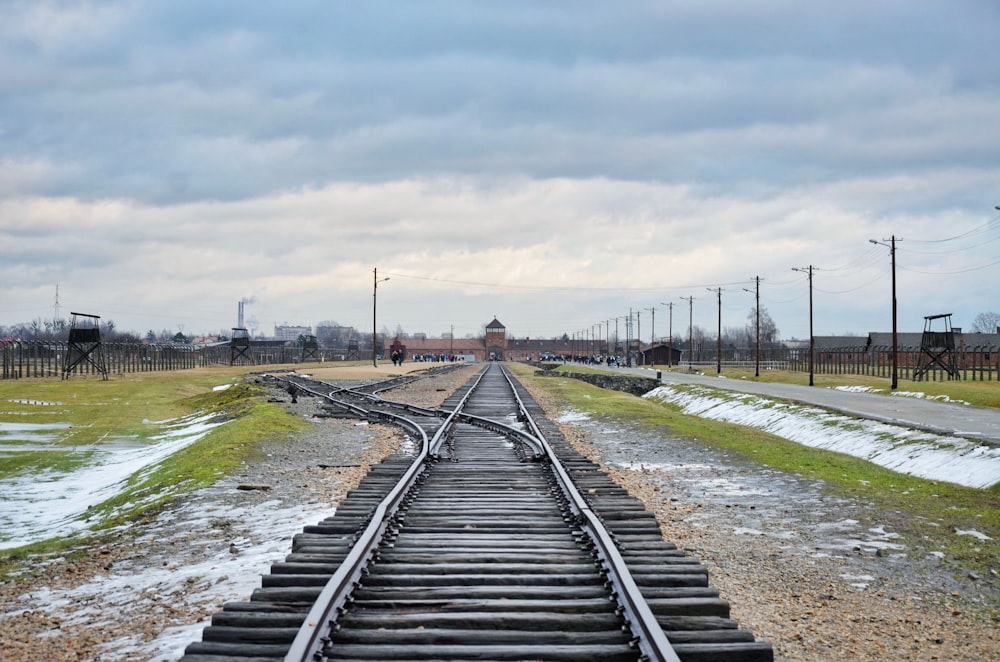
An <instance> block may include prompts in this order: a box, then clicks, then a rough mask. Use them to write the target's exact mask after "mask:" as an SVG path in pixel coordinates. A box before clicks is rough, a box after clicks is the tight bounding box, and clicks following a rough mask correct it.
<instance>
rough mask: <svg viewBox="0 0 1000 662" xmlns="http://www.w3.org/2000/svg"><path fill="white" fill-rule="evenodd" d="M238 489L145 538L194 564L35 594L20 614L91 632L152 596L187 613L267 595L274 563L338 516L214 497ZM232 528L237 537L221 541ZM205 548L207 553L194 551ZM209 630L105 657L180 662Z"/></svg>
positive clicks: (118, 572)
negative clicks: (297, 540)
mask: <svg viewBox="0 0 1000 662" xmlns="http://www.w3.org/2000/svg"><path fill="white" fill-rule="evenodd" d="M230 488H231V486H225V485H222V486H215V487H213V488H207V489H206V490H202V491H200V492H199V493H198V494H197V495H195V496H197V497H198V498H192V499H191V500H188V501H186V502H185V505H182V506H181V507H179V508H178V509H176V510H172V511H170V512H169V514H168V513H161V515H160V516H159V517H158V519H157V523H156V525H155V526H152V527H151V528H150V529H149V530H148V533H147V534H146V535H145V539H148V540H149V541H150V546H152V542H153V538H154V537H155V541H156V543H157V544H158V545H159V546H160V547H164V548H166V549H172V547H171V545H173V544H174V543H175V542H176V545H177V546H178V547H179V548H183V549H187V550H189V553H188V554H187V555H186V557H185V558H187V559H189V561H186V562H185V561H182V562H179V561H178V560H177V557H176V556H175V557H169V556H166V557H164V559H163V562H162V564H160V565H152V564H149V565H144V566H143V567H142V569H141V572H140V571H138V570H137V569H136V568H134V567H132V565H131V564H121V565H119V564H116V565H115V566H114V567H113V568H111V569H109V571H108V572H107V574H104V575H98V576H95V577H93V578H92V579H91V580H90V581H88V582H87V583H85V584H82V585H80V586H77V587H75V588H67V587H59V588H46V589H42V590H35V591H33V592H32V593H30V594H28V595H25V596H23V598H22V600H21V601H20V605H19V606H21V607H22V609H23V610H32V609H34V610H44V611H48V612H58V613H59V614H60V615H61V616H62V617H63V618H65V620H64V621H63V624H64V625H65V626H69V625H73V624H76V623H83V622H86V623H88V627H92V626H94V625H95V624H99V622H100V621H101V620H108V621H109V622H110V621H113V620H114V619H117V618H119V617H120V614H122V613H127V612H128V610H129V609H131V608H134V605H135V604H136V602H137V600H139V599H140V598H138V597H137V596H143V598H145V597H146V596H151V599H152V600H154V603H151V604H157V603H155V600H156V599H157V598H159V599H160V600H161V602H163V603H164V604H169V605H171V606H172V607H173V608H177V609H181V608H183V607H184V606H185V605H209V606H211V607H212V608H213V609H217V608H219V607H220V606H221V605H222V604H223V603H224V602H227V601H231V600H246V599H248V598H249V596H250V594H251V593H252V592H253V591H254V589H256V588H259V587H260V575H261V574H266V573H267V572H268V571H269V570H270V566H271V564H272V563H273V562H275V561H280V560H282V559H284V557H285V555H286V554H287V552H288V541H289V540H290V539H291V538H292V536H294V535H295V534H296V533H300V532H301V531H302V527H303V526H304V525H306V524H313V523H315V522H318V521H320V520H321V519H323V518H324V517H328V516H330V515H331V514H332V512H333V509H332V508H331V507H330V506H329V505H324V504H319V503H315V504H309V505H294V506H291V507H283V506H281V504H280V502H278V501H275V500H269V501H265V502H262V503H258V504H254V505H248V506H234V505H232V504H231V503H230V502H227V500H226V499H224V498H219V497H218V495H217V494H215V495H214V496H213V494H214V493H223V492H225V491H226V490H227V489H230ZM229 526H231V527H232V531H233V533H232V534H231V535H228V536H227V535H222V534H220V531H221V530H223V528H224V527H229ZM227 530H228V529H227ZM142 540H143V539H140V540H139V543H142ZM198 548H201V549H202V553H200V554H198V553H196V552H195V551H194V550H196V549H198ZM190 559H194V560H193V561H190ZM164 596H165V597H164ZM144 604H145V602H144ZM150 608H154V607H150ZM208 624H209V622H208V620H207V619H206V620H205V621H201V622H197V623H189V624H187V625H183V626H178V627H173V628H167V629H166V630H164V631H163V632H162V633H161V634H160V635H159V637H157V638H156V639H155V640H153V641H152V642H148V643H147V642H143V641H142V638H141V636H140V635H139V633H136V634H135V635H133V636H129V637H123V638H122V639H118V640H115V641H112V642H109V643H107V644H105V645H104V646H103V648H104V654H106V655H107V656H108V658H109V659H112V658H113V659H116V660H117V659H143V660H176V659H178V658H179V657H181V655H183V652H184V648H185V647H187V646H188V645H189V644H190V643H191V642H193V641H198V640H200V639H201V631H202V629H203V628H204V627H205V626H206V625H208ZM102 656H103V655H102Z"/></svg>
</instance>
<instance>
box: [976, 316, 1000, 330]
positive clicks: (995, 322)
mask: <svg viewBox="0 0 1000 662" xmlns="http://www.w3.org/2000/svg"><path fill="white" fill-rule="evenodd" d="M998 329H1000V313H979V314H978V315H976V318H975V319H974V320H972V332H973V333H997V330H998Z"/></svg>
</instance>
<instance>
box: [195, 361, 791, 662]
mask: <svg viewBox="0 0 1000 662" xmlns="http://www.w3.org/2000/svg"><path fill="white" fill-rule="evenodd" d="M293 384H294V387H293ZM289 388H294V390H295V391H297V392H304V393H308V394H311V395H318V396H322V397H325V398H327V399H328V400H329V401H330V403H331V404H330V406H331V407H332V408H334V409H335V410H336V411H337V412H340V415H348V416H355V417H362V418H365V419H367V420H375V421H389V422H392V423H394V424H397V425H401V426H403V427H404V428H406V429H407V430H408V432H409V433H410V434H411V435H412V436H413V437H414V438H415V439H416V440H417V441H418V446H419V448H420V450H419V451H418V452H417V453H416V454H415V456H411V457H403V456H393V457H390V458H387V459H386V460H385V461H384V462H382V463H381V464H380V465H378V466H377V467H375V468H373V470H372V471H371V472H370V473H369V475H368V476H367V477H366V478H365V479H364V480H363V481H362V483H361V484H360V485H359V487H358V488H357V489H356V490H354V491H352V492H351V493H350V494H349V495H348V497H347V498H346V499H345V501H344V502H343V503H341V504H340V505H339V506H338V507H337V511H336V513H335V515H334V516H332V517H330V518H328V519H326V520H323V521H321V522H319V523H318V524H316V525H313V526H307V527H305V529H304V530H303V532H302V533H301V534H299V535H297V536H295V539H294V540H293V545H292V553H291V554H289V555H288V557H287V558H286V559H285V561H284V562H281V563H275V564H273V565H272V567H271V573H270V574H269V575H265V576H264V577H263V578H262V583H261V588H260V589H257V590H256V591H254V593H253V595H252V596H251V599H250V600H249V601H247V602H234V603H228V604H226V605H225V606H224V609H223V611H221V612H219V613H217V614H215V615H214V616H213V618H212V624H211V625H210V626H208V627H206V628H205V629H204V631H203V635H202V641H201V642H197V643H193V644H190V645H189V646H188V648H187V650H186V653H185V656H184V658H183V660H184V661H185V662H202V661H205V662H207V661H218V660H222V659H243V660H265V659H267V660H272V659H286V660H573V661H577V660H605V661H608V662H611V661H615V660H684V661H686V662H692V661H700V660H732V661H734V662H736V661H739V662H751V661H758V660H772V659H773V652H772V649H771V647H770V646H769V645H768V644H766V643H762V642H758V641H755V640H754V639H753V636H752V635H751V634H750V633H749V632H746V631H744V630H741V629H739V628H738V626H737V624H736V623H735V622H734V621H733V620H731V619H730V618H729V605H728V603H727V602H726V601H725V600H722V599H721V598H720V597H719V595H718V593H717V591H715V590H714V589H712V588H710V587H709V586H708V573H707V570H706V568H705V566H704V565H702V564H700V563H699V562H698V561H697V559H694V558H692V557H690V556H688V555H686V554H684V553H683V552H681V551H679V550H677V549H676V547H675V546H674V545H672V544H670V543H668V542H666V541H664V540H663V538H662V535H661V534H660V530H659V527H658V525H657V523H656V521H655V519H654V517H653V516H652V515H651V514H650V513H648V512H647V511H646V510H645V509H644V508H643V507H642V505H641V504H640V503H639V502H638V501H636V500H635V499H634V498H632V497H631V496H630V495H628V494H627V492H625V490H623V489H622V488H621V487H619V486H618V485H616V484H615V483H614V482H613V481H612V480H611V479H610V478H609V477H608V476H607V475H606V474H604V473H603V472H602V471H600V469H599V467H598V466H597V465H595V464H593V463H592V462H590V461H589V460H587V459H586V458H584V457H583V456H581V455H579V454H578V453H576V452H575V451H573V450H571V449H570V448H569V446H568V444H567V443H566V442H565V440H564V439H563V438H562V436H561V435H560V434H559V433H558V430H557V428H556V427H555V426H554V424H552V423H551V422H549V421H547V419H545V418H544V416H542V415H541V410H540V408H539V407H538V406H537V405H536V404H535V403H534V402H533V401H532V400H531V399H530V397H529V396H528V395H527V393H526V392H525V391H524V389H523V387H522V386H521V385H520V384H519V383H518V382H517V381H516V380H514V379H512V378H510V377H509V376H508V375H507V373H506V371H505V370H504V369H503V367H502V365H501V364H490V365H488V366H487V367H486V368H485V369H484V370H483V372H481V373H480V374H479V376H478V377H477V378H476V379H475V380H473V381H472V382H470V383H469V384H467V385H466V386H465V387H463V388H462V389H459V391H458V392H457V393H455V394H454V395H453V396H452V397H451V398H449V399H448V401H446V402H445V404H444V405H443V406H442V407H441V408H439V409H434V410H430V409H424V408H419V407H412V406H408V405H402V404H394V403H390V402H387V401H385V400H382V399H381V398H379V397H378V396H377V395H375V394H374V393H375V392H377V391H378V390H379V389H378V387H374V388H368V389H364V390H363V391H361V390H345V389H337V388H333V387H330V386H329V385H323V384H320V383H309V382H306V381H305V380H301V379H299V380H296V381H294V382H291V381H289Z"/></svg>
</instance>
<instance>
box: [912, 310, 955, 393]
mask: <svg viewBox="0 0 1000 662" xmlns="http://www.w3.org/2000/svg"><path fill="white" fill-rule="evenodd" d="M935 323H937V324H935ZM935 326H940V327H943V328H940V329H939V330H935V329H934V327H935ZM920 357H921V359H922V360H923V363H922V364H921V365H920V366H919V367H918V368H917V370H916V372H914V373H913V381H915V382H916V381H921V380H923V379H924V378H925V377H926V376H927V373H928V372H930V371H931V370H932V369H933V368H934V366H937V367H939V368H941V369H942V370H944V371H945V373H947V375H948V378H949V379H958V378H959V374H958V368H956V367H955V333H954V331H953V330H952V326H951V313H944V314H943V315H929V316H927V317H925V318H924V335H923V336H921V338H920Z"/></svg>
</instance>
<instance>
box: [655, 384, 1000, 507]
mask: <svg viewBox="0 0 1000 662" xmlns="http://www.w3.org/2000/svg"><path fill="white" fill-rule="evenodd" d="M643 397H646V398H652V399H657V400H661V401H663V402H668V403H671V404H674V405H676V406H678V407H680V409H681V411H683V412H684V413H685V414H691V415H694V416H701V417H703V418H710V419H714V420H720V421H726V422H729V423H737V424H740V425H746V426H749V427H755V428H758V429H761V430H764V431H765V432H769V433H771V434H774V435H777V436H779V437H783V438H785V439H788V440H790V441H794V442H796V443H800V444H803V445H805V446H810V447H813V448H823V449H825V450H830V451H834V452H838V453H845V454H847V455H852V456H854V457H859V458H862V459H865V460H867V461H869V462H872V463H874V464H877V465H879V466H882V467H885V468H887V469H891V470H893V471H897V472H899V473H905V474H912V475H914V476H919V477H921V478H927V479H930V480H942V481H946V482H951V483H957V484H959V485H965V486H967V487H976V488H986V487H989V486H991V485H993V484H995V483H997V482H1000V448H997V447H991V446H985V445H980V444H976V443H974V442H972V441H969V440H967V439H961V438H958V437H947V436H943V435H934V434H929V433H918V432H915V431H914V430H911V429H909V428H904V427H901V426H896V425H889V424H887V423H879V422H877V421H869V420H859V419H855V418H851V417H849V416H845V415H842V414H833V413H830V412H828V411H826V410H823V409H820V408H818V407H810V406H807V405H795V404H782V405H780V406H779V403H777V402H775V401H774V400H771V399H769V398H764V397H761V396H756V395H750V394H728V393H725V394H724V393H720V392H719V391H718V390H717V389H709V388H704V387H699V386H692V387H687V388H685V389H679V388H674V387H672V386H660V387H658V388H655V389H653V390H652V391H650V392H649V393H647V394H646V395H645V396H643Z"/></svg>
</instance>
